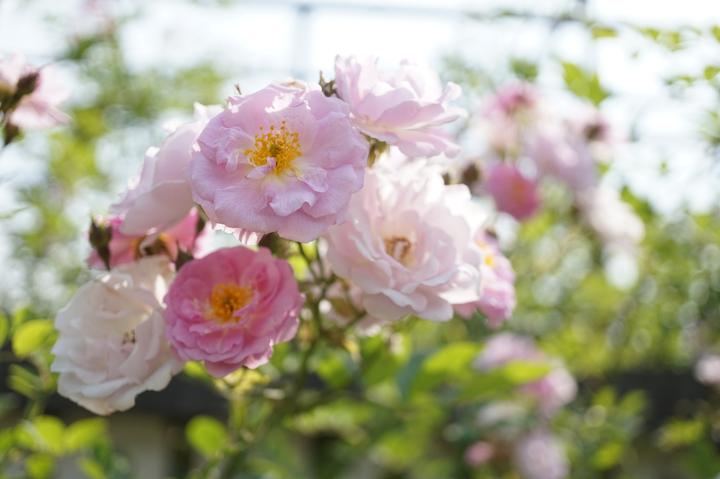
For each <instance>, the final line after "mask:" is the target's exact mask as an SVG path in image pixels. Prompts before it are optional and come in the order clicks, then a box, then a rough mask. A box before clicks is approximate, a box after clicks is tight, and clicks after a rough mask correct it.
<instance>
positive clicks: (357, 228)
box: [326, 164, 482, 321]
mask: <svg viewBox="0 0 720 479" xmlns="http://www.w3.org/2000/svg"><path fill="white" fill-rule="evenodd" d="M473 210H474V204H473V203H472V200H471V197H470V192H469V191H468V189H467V188H466V187H465V186H464V185H453V186H446V185H445V184H444V183H443V180H442V177H441V175H440V174H439V173H438V172H437V171H435V170H433V169H429V168H425V167H422V166H421V165H417V167H416V165H414V164H407V165H406V166H405V167H403V168H400V169H398V170H388V171H385V170H382V169H379V168H377V167H376V168H374V169H373V170H370V171H369V172H368V174H367V176H366V184H365V187H364V188H363V189H362V191H360V192H359V193H358V194H356V195H354V196H353V198H352V199H351V200H350V208H349V212H348V213H349V214H348V221H347V222H345V223H344V224H342V225H338V226H335V227H333V228H330V229H329V230H328V233H327V235H326V237H327V240H328V252H327V258H328V261H329V263H330V266H331V268H332V270H333V271H334V272H335V273H336V274H337V275H338V276H340V277H342V278H345V279H348V280H350V281H352V282H353V283H354V284H355V285H356V286H357V287H358V288H359V289H360V290H362V304H363V306H364V308H365V309H366V310H367V312H368V313H369V314H370V315H371V316H374V317H376V318H379V319H381V320H385V321H392V320H397V319H400V318H402V317H403V316H405V315H408V314H415V315H417V316H420V317H422V318H425V319H430V320H435V321H447V320H449V319H450V318H452V316H453V309H452V305H453V304H457V303H467V302H471V301H476V300H478V299H479V298H480V284H481V282H480V270H479V268H478V266H479V265H480V263H481V261H482V255H481V253H480V251H479V250H478V249H477V248H475V247H474V245H473V242H472V236H471V234H472V231H474V228H473V225H472V221H471V218H469V216H470V215H471V213H472V212H473Z"/></svg>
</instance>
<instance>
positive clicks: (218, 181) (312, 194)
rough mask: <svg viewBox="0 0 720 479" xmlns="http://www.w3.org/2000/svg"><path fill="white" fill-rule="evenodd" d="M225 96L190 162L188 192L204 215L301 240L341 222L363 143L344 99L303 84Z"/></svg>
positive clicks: (361, 167)
mask: <svg viewBox="0 0 720 479" xmlns="http://www.w3.org/2000/svg"><path fill="white" fill-rule="evenodd" d="M229 102H230V106H229V108H228V109H227V110H225V111H223V112H222V113H220V114H219V115H217V116H216V117H214V118H213V119H212V120H210V122H209V123H208V125H207V127H206V128H205V130H203V132H202V133H201V134H200V137H199V138H198V144H199V146H200V152H199V153H196V154H195V156H194V157H193V160H192V162H191V164H190V175H191V182H192V189H193V196H194V199H195V201H197V202H198V203H199V204H200V205H201V206H202V207H203V209H204V210H205V212H206V213H207V215H208V217H209V218H210V220H211V221H213V222H217V223H222V224H224V225H226V226H229V227H231V228H241V229H244V230H249V231H255V232H259V233H270V232H274V231H276V232H277V233H278V234H279V235H280V236H282V237H284V238H287V239H291V240H296V241H303V242H306V241H311V240H314V239H315V238H317V237H318V235H320V234H321V233H322V232H323V231H325V230H326V229H327V228H328V227H329V226H330V225H333V224H336V223H338V222H342V221H343V220H344V219H345V211H346V209H347V202H348V199H349V198H350V195H351V194H352V193H353V192H355V191H358V190H359V189H360V188H362V184H363V175H364V172H365V166H366V163H367V156H368V148H369V147H368V143H367V141H365V139H364V138H363V136H362V135H361V134H360V133H359V132H358V131H357V130H355V129H354V128H353V126H352V125H351V124H350V119H349V117H348V110H347V105H345V104H344V103H343V102H342V101H340V100H338V99H337V98H328V97H326V96H325V95H324V94H323V93H322V92H321V91H320V90H319V89H317V88H310V87H306V86H304V85H302V84H301V85H300V86H297V85H295V84H293V85H271V86H268V87H266V88H264V89H262V90H260V91H258V92H256V93H253V94H250V95H245V96H236V97H231V98H230V99H229Z"/></svg>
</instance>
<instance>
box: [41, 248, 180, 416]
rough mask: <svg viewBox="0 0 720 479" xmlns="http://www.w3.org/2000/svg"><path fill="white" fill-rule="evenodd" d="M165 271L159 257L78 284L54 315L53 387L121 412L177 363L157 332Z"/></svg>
mask: <svg viewBox="0 0 720 479" xmlns="http://www.w3.org/2000/svg"><path fill="white" fill-rule="evenodd" d="M172 276H173V271H172V268H171V266H170V263H169V261H168V259H167V258H166V257H164V256H153V257H149V258H144V259H141V260H140V261H138V262H135V263H131V264H127V265H123V266H119V267H117V268H115V269H113V270H112V271H110V272H107V273H105V274H103V275H102V276H100V277H99V278H97V279H94V280H92V281H90V282H88V283H86V284H84V285H83V286H82V287H80V289H78V291H77V293H75V296H73V298H72V299H71V300H70V303H69V304H68V305H67V306H65V308H63V309H62V310H61V311H60V312H59V313H58V315H57V317H56V318H55V327H56V329H57V330H58V332H59V336H58V340H57V342H56V343H55V346H54V347H53V353H54V354H55V361H54V362H53V364H52V367H51V369H52V371H54V372H57V373H60V377H59V380H58V392H59V393H60V394H61V395H63V396H65V397H67V398H69V399H71V400H73V401H75V402H77V403H78V404H80V405H81V406H83V407H85V408H87V409H89V410H90V411H92V412H94V413H96V414H110V413H112V412H114V411H123V410H126V409H129V408H131V407H132V406H133V405H134V404H135V396H137V395H138V394H139V393H141V392H143V391H147V390H153V391H159V390H161V389H164V388H165V387H166V386H167V384H168V383H169V382H170V378H171V377H172V376H173V375H174V374H176V373H178V372H179V371H180V370H181V369H182V362H181V361H180V360H179V359H177V358H176V357H175V355H174V353H173V352H172V350H171V349H170V345H169V343H168V341H167V340H166V338H165V322H164V319H163V316H162V306H161V301H162V298H163V296H164V295H165V292H166V291H167V287H168V284H169V282H170V281H171V280H172Z"/></svg>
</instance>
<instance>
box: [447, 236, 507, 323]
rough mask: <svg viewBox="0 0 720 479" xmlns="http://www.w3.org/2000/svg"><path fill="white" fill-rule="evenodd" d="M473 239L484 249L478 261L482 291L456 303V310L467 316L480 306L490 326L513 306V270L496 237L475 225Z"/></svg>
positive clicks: (503, 318)
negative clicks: (478, 295) (472, 300)
mask: <svg viewBox="0 0 720 479" xmlns="http://www.w3.org/2000/svg"><path fill="white" fill-rule="evenodd" d="M475 243H476V244H477V245H478V247H479V248H480V250H481V251H482V252H483V261H482V264H481V265H480V272H481V275H482V295H481V297H480V299H479V300H478V301H475V302H473V303H465V304H457V305H455V312H457V313H458V314H459V315H461V316H463V317H465V318H469V317H471V316H472V315H473V314H474V313H475V311H476V310H480V311H481V312H482V313H483V314H484V315H485V316H487V318H488V323H489V324H490V326H492V327H499V326H500V325H501V324H502V322H503V321H504V320H506V319H508V318H509V317H510V316H511V315H512V312H513V309H515V302H516V301H515V286H514V283H515V272H514V271H513V269H512V265H511V264H510V261H508V259H507V258H506V257H505V256H504V255H503V254H502V253H501V252H500V248H499V247H498V244H497V241H496V240H495V239H494V238H493V237H492V236H490V235H489V234H487V233H486V232H485V231H484V230H482V229H478V232H477V233H476V234H475Z"/></svg>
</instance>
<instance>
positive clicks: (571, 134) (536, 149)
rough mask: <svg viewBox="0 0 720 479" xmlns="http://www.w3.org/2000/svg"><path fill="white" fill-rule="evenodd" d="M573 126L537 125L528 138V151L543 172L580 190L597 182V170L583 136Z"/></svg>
mask: <svg viewBox="0 0 720 479" xmlns="http://www.w3.org/2000/svg"><path fill="white" fill-rule="evenodd" d="M567 123H569V122H567ZM576 130H577V125H572V124H559V125H546V126H544V127H542V128H539V129H538V131H537V133H536V134H535V135H534V136H533V138H532V140H531V141H530V142H529V143H530V144H529V145H528V154H529V155H530V157H531V158H532V159H533V160H534V161H535V163H536V164H537V166H538V169H540V171H542V172H543V173H544V174H548V175H551V176H554V177H555V178H557V179H558V180H560V181H562V182H563V183H565V184H566V185H567V186H568V187H569V188H570V189H571V190H573V191H581V190H585V189H588V188H591V187H593V186H594V185H595V184H596V183H597V175H598V173H597V166H596V164H595V159H594V158H593V156H592V151H591V149H590V145H589V143H588V141H587V139H586V138H584V137H583V136H581V135H580V132H579V131H576Z"/></svg>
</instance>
